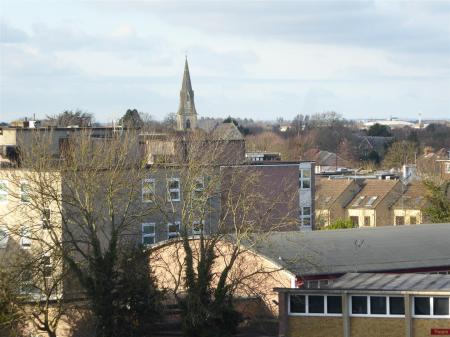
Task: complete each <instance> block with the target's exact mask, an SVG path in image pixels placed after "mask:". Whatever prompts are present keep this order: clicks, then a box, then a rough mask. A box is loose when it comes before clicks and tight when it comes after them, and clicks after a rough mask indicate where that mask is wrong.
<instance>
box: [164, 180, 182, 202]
mask: <svg viewBox="0 0 450 337" xmlns="http://www.w3.org/2000/svg"><path fill="white" fill-rule="evenodd" d="M173 181H176V182H178V188H170V183H171V182H173ZM172 192H177V193H178V198H176V199H172V195H171V193H172ZM167 201H170V202H172V201H181V184H180V178H167Z"/></svg>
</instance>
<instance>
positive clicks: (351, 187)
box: [315, 178, 427, 227]
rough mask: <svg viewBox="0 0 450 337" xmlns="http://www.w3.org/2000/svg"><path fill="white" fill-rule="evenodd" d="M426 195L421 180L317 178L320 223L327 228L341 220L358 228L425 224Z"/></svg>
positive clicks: (316, 203)
mask: <svg viewBox="0 0 450 337" xmlns="http://www.w3.org/2000/svg"><path fill="white" fill-rule="evenodd" d="M426 195H427V191H426V188H425V186H424V185H423V183H422V182H420V181H415V182H411V183H409V184H404V183H403V182H402V181H400V180H381V179H363V180H358V179H354V178H348V179H331V178H317V179H316V195H315V208H316V214H315V216H316V224H317V226H318V227H326V226H328V225H330V224H332V223H333V222H335V221H337V220H338V219H350V220H351V221H352V222H353V224H354V225H355V226H356V227H377V226H389V225H396V226H400V225H414V224H421V223H424V222H426V221H425V217H424V213H423V210H424V208H425V207H426V204H427V200H426Z"/></svg>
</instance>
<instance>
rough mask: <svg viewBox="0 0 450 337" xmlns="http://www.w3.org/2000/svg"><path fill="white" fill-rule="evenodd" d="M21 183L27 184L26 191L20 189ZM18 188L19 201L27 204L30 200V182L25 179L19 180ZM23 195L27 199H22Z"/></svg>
mask: <svg viewBox="0 0 450 337" xmlns="http://www.w3.org/2000/svg"><path fill="white" fill-rule="evenodd" d="M23 185H26V186H27V188H28V192H27V191H23V189H22V186H23ZM19 188H20V203H22V204H29V203H30V202H31V199H30V193H29V188H30V183H29V182H28V181H27V180H21V181H20V186H19ZM24 196H26V197H27V198H28V200H24Z"/></svg>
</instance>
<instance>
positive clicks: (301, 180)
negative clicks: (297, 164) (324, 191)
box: [298, 168, 312, 190]
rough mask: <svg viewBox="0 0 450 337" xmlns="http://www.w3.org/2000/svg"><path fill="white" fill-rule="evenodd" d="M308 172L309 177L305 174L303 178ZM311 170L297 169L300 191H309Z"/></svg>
mask: <svg viewBox="0 0 450 337" xmlns="http://www.w3.org/2000/svg"><path fill="white" fill-rule="evenodd" d="M306 172H309V175H308V174H307V175H306V176H305V173H306ZM311 175H312V172H311V168H300V169H299V177H298V178H299V179H298V181H299V187H300V189H301V190H310V189H311ZM305 182H307V183H308V184H309V186H308V187H305Z"/></svg>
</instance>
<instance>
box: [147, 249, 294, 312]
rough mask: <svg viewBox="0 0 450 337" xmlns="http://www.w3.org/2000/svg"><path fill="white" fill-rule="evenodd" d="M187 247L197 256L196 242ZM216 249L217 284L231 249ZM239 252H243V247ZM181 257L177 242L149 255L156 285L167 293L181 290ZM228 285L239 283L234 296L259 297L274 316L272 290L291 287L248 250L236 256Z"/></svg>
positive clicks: (287, 277)
mask: <svg viewBox="0 0 450 337" xmlns="http://www.w3.org/2000/svg"><path fill="white" fill-rule="evenodd" d="M190 243H191V247H193V251H194V256H196V254H198V240H191V241H190ZM215 247H216V252H217V254H218V256H219V257H218V258H217V260H216V264H215V266H214V268H213V273H214V277H213V279H214V280H215V281H214V282H217V279H218V275H219V274H220V273H221V272H222V270H223V269H224V268H225V266H226V265H228V262H229V258H230V249H231V248H233V246H232V245H230V244H227V243H224V242H219V243H217V244H216V246H215ZM242 249H244V250H245V248H243V247H242ZM184 257H185V253H184V249H183V248H182V244H181V242H179V241H174V242H172V243H166V244H163V245H161V246H160V247H158V248H157V249H155V250H153V251H152V255H151V260H150V263H151V267H152V268H153V271H154V273H155V276H156V279H157V283H158V285H159V286H160V287H161V288H163V289H167V290H168V291H169V293H171V292H172V293H173V292H177V293H179V292H182V291H183V290H184V287H183V277H184ZM244 280H245V281H244ZM229 281H231V282H238V283H239V286H238V287H237V290H236V295H237V296H240V297H250V298H253V297H255V296H257V297H260V298H261V299H262V300H263V303H264V305H265V309H266V310H267V313H268V314H269V315H273V316H275V315H277V313H278V306H277V305H276V304H275V303H274V302H273V301H277V300H278V295H277V293H276V292H274V291H273V288H275V287H291V285H292V283H293V276H292V275H291V274H289V273H288V272H286V271H284V270H282V269H281V268H280V267H279V266H278V265H276V264H274V263H273V262H271V261H269V260H267V259H266V258H264V257H262V256H260V255H257V254H254V253H252V252H251V251H249V250H247V251H243V252H242V253H241V254H240V255H239V256H238V258H237V260H236V262H235V263H234V266H233V268H232V270H231V272H230V275H229Z"/></svg>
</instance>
